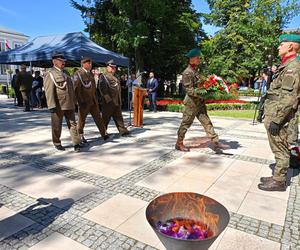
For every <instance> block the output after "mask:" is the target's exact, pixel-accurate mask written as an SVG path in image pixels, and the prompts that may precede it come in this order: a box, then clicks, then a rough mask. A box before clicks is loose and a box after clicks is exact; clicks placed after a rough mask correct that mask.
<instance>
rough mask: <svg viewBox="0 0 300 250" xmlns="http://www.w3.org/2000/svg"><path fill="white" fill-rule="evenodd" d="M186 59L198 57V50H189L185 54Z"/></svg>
mask: <svg viewBox="0 0 300 250" xmlns="http://www.w3.org/2000/svg"><path fill="white" fill-rule="evenodd" d="M186 56H187V57H189V58H191V57H196V56H200V49H198V48H194V49H191V50H190V51H189V52H188V53H187V54H186Z"/></svg>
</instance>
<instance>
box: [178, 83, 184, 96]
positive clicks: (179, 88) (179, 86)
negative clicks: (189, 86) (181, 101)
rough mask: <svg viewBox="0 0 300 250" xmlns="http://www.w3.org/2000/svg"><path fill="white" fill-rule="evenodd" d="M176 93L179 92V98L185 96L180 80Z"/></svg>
mask: <svg viewBox="0 0 300 250" xmlns="http://www.w3.org/2000/svg"><path fill="white" fill-rule="evenodd" d="M178 92H179V96H184V95H185V92H184V88H183V83H182V80H180V82H179V84H178Z"/></svg>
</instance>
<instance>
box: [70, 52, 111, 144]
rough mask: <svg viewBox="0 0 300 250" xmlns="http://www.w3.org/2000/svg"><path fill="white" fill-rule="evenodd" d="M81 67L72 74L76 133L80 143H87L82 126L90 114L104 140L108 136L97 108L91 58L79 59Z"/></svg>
mask: <svg viewBox="0 0 300 250" xmlns="http://www.w3.org/2000/svg"><path fill="white" fill-rule="evenodd" d="M81 65H82V67H81V68H80V69H79V70H77V71H76V73H75V74H74V76H73V79H74V88H75V97H76V101H77V103H78V133H79V136H80V139H81V142H82V143H87V140H86V139H85V138H84V136H83V128H84V125H85V120H86V117H87V115H88V114H91V115H92V117H93V119H94V121H95V123H96V125H97V127H98V130H99V132H100V134H101V136H102V137H103V139H104V140H107V139H108V138H109V135H108V134H107V133H106V128H105V125H104V122H103V119H102V115H101V113H100V110H99V106H98V100H97V96H96V83H95V78H94V75H93V74H92V73H91V69H92V60H91V59H90V58H88V57H84V58H82V60H81Z"/></svg>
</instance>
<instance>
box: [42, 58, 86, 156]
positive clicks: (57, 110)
mask: <svg viewBox="0 0 300 250" xmlns="http://www.w3.org/2000/svg"><path fill="white" fill-rule="evenodd" d="M65 61H66V60H65V58H64V56H63V54H60V53H55V54H54V55H53V56H52V62H53V68H51V69H50V70H49V72H47V74H46V76H45V79H44V88H45V94H46V99H47V105H48V109H49V111H50V112H51V126H52V141H53V144H54V146H55V148H56V149H57V150H65V148H64V147H63V146H62V145H61V141H60V136H61V129H62V120H63V117H65V118H66V121H67V124H68V127H69V130H70V134H71V138H72V143H73V146H74V150H75V152H78V151H80V145H79V143H80V138H79V136H78V131H77V124H76V120H75V111H74V110H75V93H74V88H73V83H72V80H71V78H70V76H69V75H67V74H66V73H65V72H64V70H63V69H64V67H65Z"/></svg>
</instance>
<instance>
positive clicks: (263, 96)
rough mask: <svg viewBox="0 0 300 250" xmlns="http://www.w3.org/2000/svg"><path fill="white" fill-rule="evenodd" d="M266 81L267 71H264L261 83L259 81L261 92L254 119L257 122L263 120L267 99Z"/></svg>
mask: <svg viewBox="0 0 300 250" xmlns="http://www.w3.org/2000/svg"><path fill="white" fill-rule="evenodd" d="M267 81H268V70H267V69H265V70H264V71H263V73H262V81H261V83H260V84H261V86H260V90H261V98H260V102H259V107H258V116H257V118H256V120H257V121H258V122H262V120H263V118H264V106H265V100H266V97H267Z"/></svg>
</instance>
